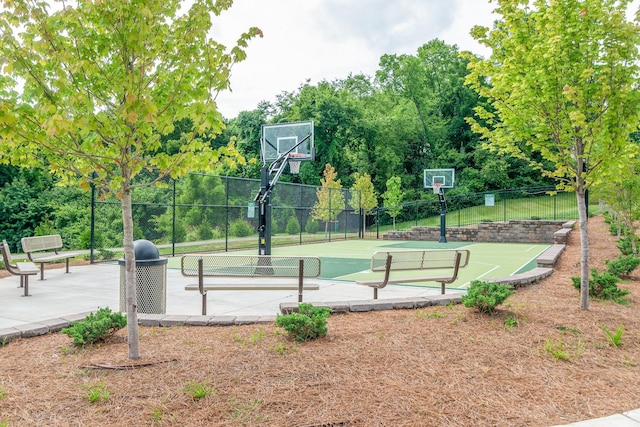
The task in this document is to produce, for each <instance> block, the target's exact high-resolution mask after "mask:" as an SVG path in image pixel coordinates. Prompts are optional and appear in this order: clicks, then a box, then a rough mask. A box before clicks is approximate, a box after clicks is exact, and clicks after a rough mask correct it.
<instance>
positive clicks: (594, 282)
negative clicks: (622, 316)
mask: <svg viewBox="0 0 640 427" xmlns="http://www.w3.org/2000/svg"><path fill="white" fill-rule="evenodd" d="M619 281H620V278H619V277H618V276H616V275H615V274H613V273H610V272H608V271H605V272H603V273H598V270H597V269H595V268H593V269H591V278H589V296H590V297H592V298H597V299H602V300H612V301H615V302H617V303H625V299H624V296H626V295H628V294H629V291H626V290H624V289H620V288H619V287H618V282H619ZM571 282H572V284H573V287H574V288H576V289H578V290H580V277H576V276H574V277H572V278H571Z"/></svg>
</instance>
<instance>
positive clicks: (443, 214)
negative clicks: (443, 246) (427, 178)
mask: <svg viewBox="0 0 640 427" xmlns="http://www.w3.org/2000/svg"><path fill="white" fill-rule="evenodd" d="M438 199H440V241H439V243H447V203H446V201H445V199H444V190H443V189H442V187H440V188H439V189H438Z"/></svg>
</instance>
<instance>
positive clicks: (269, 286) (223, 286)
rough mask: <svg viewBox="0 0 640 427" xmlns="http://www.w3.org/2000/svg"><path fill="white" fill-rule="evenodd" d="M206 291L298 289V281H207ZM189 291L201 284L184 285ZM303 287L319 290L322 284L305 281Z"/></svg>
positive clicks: (196, 289) (198, 288)
mask: <svg viewBox="0 0 640 427" xmlns="http://www.w3.org/2000/svg"><path fill="white" fill-rule="evenodd" d="M203 287H204V290H205V291H297V290H298V284H297V283H205V284H204V286H203ZM184 289H185V290H187V291H198V290H200V287H199V285H198V284H197V283H196V284H189V285H186V286H185V287H184ZM302 289H304V290H307V291H317V290H318V289H320V285H318V284H317V283H305V284H303V286H302Z"/></svg>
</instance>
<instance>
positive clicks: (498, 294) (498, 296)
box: [462, 280, 515, 314]
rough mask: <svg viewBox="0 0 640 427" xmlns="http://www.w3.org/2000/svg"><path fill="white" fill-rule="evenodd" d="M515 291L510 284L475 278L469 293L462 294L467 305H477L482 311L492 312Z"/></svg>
mask: <svg viewBox="0 0 640 427" xmlns="http://www.w3.org/2000/svg"><path fill="white" fill-rule="evenodd" d="M514 293H515V291H514V290H513V288H511V286H509V285H505V284H502V283H493V282H484V281H481V280H474V281H473V282H471V285H470V286H469V289H468V290H467V295H463V296H462V303H463V304H464V306H465V307H468V308H471V307H475V308H476V309H477V310H478V311H479V312H481V313H487V314H491V313H493V311H494V309H495V308H496V307H497V306H498V305H500V304H502V303H503V302H504V301H505V300H506V299H507V298H509V297H510V296H511V295H512V294H514Z"/></svg>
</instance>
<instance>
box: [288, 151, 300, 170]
mask: <svg viewBox="0 0 640 427" xmlns="http://www.w3.org/2000/svg"><path fill="white" fill-rule="evenodd" d="M296 157H302V154H300V153H291V154H289V159H288V160H287V163H289V172H291V173H292V174H296V175H297V174H298V173H300V160H299V159H297V158H296Z"/></svg>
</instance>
